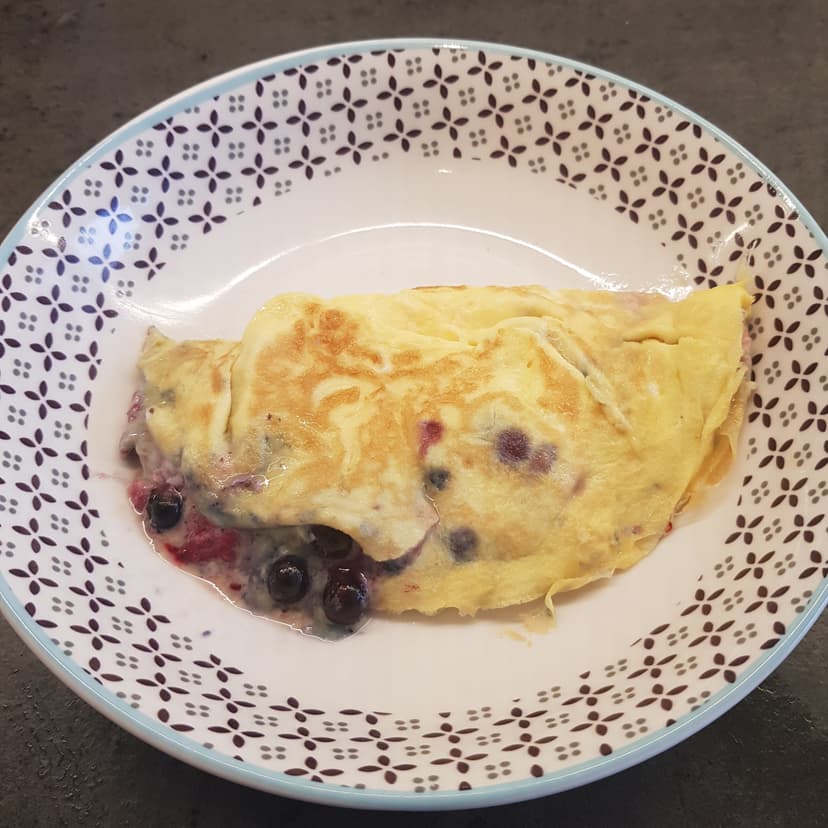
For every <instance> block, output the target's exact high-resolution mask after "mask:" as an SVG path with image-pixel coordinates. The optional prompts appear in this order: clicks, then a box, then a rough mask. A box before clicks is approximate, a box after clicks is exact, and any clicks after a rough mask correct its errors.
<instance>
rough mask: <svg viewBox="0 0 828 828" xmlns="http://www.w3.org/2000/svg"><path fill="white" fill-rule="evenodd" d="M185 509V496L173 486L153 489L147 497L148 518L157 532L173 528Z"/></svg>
mask: <svg viewBox="0 0 828 828" xmlns="http://www.w3.org/2000/svg"><path fill="white" fill-rule="evenodd" d="M183 511H184V498H183V497H182V496H181V492H179V491H178V490H177V489H174V488H173V487H172V486H164V487H163V488H160V489H153V490H152V491H151V492H150V496H149V497H148V498H147V518H148V519H149V524H150V526H152V528H153V529H154V530H155V531H156V532H166V531H167V530H168V529H172V528H173V526H175V525H176V524H177V523H178V521H179V520H181V513H182V512H183Z"/></svg>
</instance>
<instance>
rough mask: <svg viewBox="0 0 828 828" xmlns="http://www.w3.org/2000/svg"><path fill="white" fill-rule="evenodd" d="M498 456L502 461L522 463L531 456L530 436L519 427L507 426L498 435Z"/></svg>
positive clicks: (511, 463)
mask: <svg viewBox="0 0 828 828" xmlns="http://www.w3.org/2000/svg"><path fill="white" fill-rule="evenodd" d="M497 456H498V459H499V460H500V462H501V463H508V464H510V465H513V464H515V463H522V462H523V461H524V460H525V459H526V458H527V457H528V456H529V438H528V437H527V436H526V433H525V432H523V431H521V430H520V429H519V428H506V429H504V430H503V431H501V432H500V434H498V435H497Z"/></svg>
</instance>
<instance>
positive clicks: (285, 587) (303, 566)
mask: <svg viewBox="0 0 828 828" xmlns="http://www.w3.org/2000/svg"><path fill="white" fill-rule="evenodd" d="M309 586H310V576H309V575H308V565H307V563H305V559H304V558H301V557H299V555H283V556H282V557H281V558H278V559H277V560H275V561H274V562H273V564H272V565H271V567H270V571H269V572H268V573H267V591H268V592H269V593H270V597H271V598H272V599H273V600H274V601H275V602H276V603H277V604H295V603H296V602H297V601H300V600H301V599H302V598H304V597H305V595H306V594H307V592H308V587H309Z"/></svg>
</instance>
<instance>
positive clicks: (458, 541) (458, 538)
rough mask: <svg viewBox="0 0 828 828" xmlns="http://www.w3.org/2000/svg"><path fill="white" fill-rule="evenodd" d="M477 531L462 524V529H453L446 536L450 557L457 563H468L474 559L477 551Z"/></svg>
mask: <svg viewBox="0 0 828 828" xmlns="http://www.w3.org/2000/svg"><path fill="white" fill-rule="evenodd" d="M477 544H478V540H477V532H475V531H474V529H469V527H468V526H464V527H463V528H462V529H454V530H453V531H452V532H450V533H449V536H448V547H449V551H450V552H451V554H452V557H453V558H454V560H455V561H456V562H457V563H468V561H471V560H474V558H475V553H476V552H477Z"/></svg>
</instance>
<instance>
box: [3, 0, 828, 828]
mask: <svg viewBox="0 0 828 828" xmlns="http://www.w3.org/2000/svg"><path fill="white" fill-rule="evenodd" d="M411 35H443V36H450V35H454V36H457V37H463V38H474V39H481V40H493V41H500V42H505V43H511V44H515V45H521V46H527V47H534V48H537V49H541V50H544V51H547V52H552V53H556V54H560V55H565V56H568V57H572V58H576V59H579V60H582V61H586V62H587V63H592V64H595V65H598V66H601V67H603V68H606V69H609V70H611V71H613V72H616V73H618V74H621V75H623V76H626V77H629V78H631V79H633V80H635V81H638V82H640V83H643V84H645V85H647V86H650V87H652V88H654V89H656V90H658V91H660V92H663V93H665V94H667V95H669V96H670V97H672V98H674V99H676V100H678V101H680V102H681V103H683V104H685V105H687V106H689V107H690V108H691V109H693V110H695V111H696V112H698V113H699V114H701V115H702V116H704V117H706V118H707V119H709V120H710V121H712V122H713V123H715V124H717V125H718V126H720V127H721V128H723V129H724V130H725V131H726V132H728V133H730V135H732V136H733V137H734V138H735V139H736V140H738V141H740V142H741V143H743V144H744V145H745V146H747V147H748V148H749V149H750V150H751V151H752V152H753V153H754V154H755V155H757V156H758V157H759V158H761V159H762V160H763V161H764V162H765V163H766V164H767V165H768V166H769V167H770V168H771V169H772V170H774V172H776V173H777V174H778V175H779V176H780V178H781V179H782V180H783V181H784V182H785V183H786V184H787V185H788V186H789V187H790V188H791V190H792V191H793V192H794V193H796V194H797V196H798V197H799V198H800V199H801V201H802V202H803V203H804V205H805V206H806V207H807V208H808V209H809V210H810V211H811V213H812V214H813V215H814V217H815V218H816V220H817V222H818V223H820V224H821V226H823V227H825V226H826V223H828V204H827V203H826V189H825V184H826V180H828V176H827V175H826V172H828V169H826V164H828V155H827V154H826V151H825V148H826V146H828V112H827V111H826V107H825V90H826V83H827V82H828V49H826V43H827V42H828V4H826V3H825V2H824V0H794V2H787V3H783V2H778V0H753V2H728V0H716V1H715V2H714V1H713V0H695V2H692V3H690V2H683V1H682V0H663V2H659V3H648V2H645V1H644V0H624V2H618V3H613V2H608V0H604V1H603V2H596V0H548V1H547V2H543V0H517V2H514V3H510V4H508V5H505V4H502V3H491V2H487V0H477V2H468V0H443V1H442V2H432V1H431V0H427V1H424V2H416V0H373V2H371V0H343V2H339V3H332V2H328V1H327V0H283V2H273V1H272V0H271V2H267V0H236V1H235V2H227V0H222V2H219V0H199V2H195V0H178V2H172V3H169V2H162V0H143V2H140V3H128V2H116V0H97V1H94V0H50V1H49V2H41V1H40V0H30V2H27V3H23V2H16V1H15V0H9V2H5V3H0V193H2V198H0V238H2V236H3V235H5V233H6V232H7V231H8V230H9V229H10V228H11V225H12V224H13V223H14V221H15V220H16V219H17V217H18V216H19V215H20V214H21V213H22V212H23V211H24V210H25V209H26V208H27V207H28V206H29V204H30V203H31V202H32V201H33V200H34V198H35V197H36V196H37V195H38V193H40V192H41V191H42V190H43V189H44V188H45V187H46V186H47V185H48V184H49V183H50V182H51V181H52V180H53V179H54V178H55V177H56V176H57V175H58V174H59V173H61V172H62V171H63V170H64V169H65V168H66V167H67V166H68V165H69V164H71V163H72V162H73V161H74V160H75V159H76V158H77V157H78V156H80V155H81V154H82V153H83V152H84V151H85V150H86V149H88V148H89V147H90V146H91V145H92V144H93V143H95V142H96V141H98V140H99V139H101V138H102V137H104V136H105V135H106V134H107V133H109V132H110V131H111V130H113V129H115V128H116V127H117V126H119V125H120V124H121V123H123V122H124V121H125V120H126V119H128V118H131V117H133V116H134V115H137V114H138V113H140V112H141V111H143V110H144V109H146V108H147V107H149V106H151V105H152V104H155V103H157V102H158V101H160V100H162V99H164V98H165V97H167V96H169V95H171V94H173V93H175V92H177V91H180V90H181V89H183V88H185V87H187V86H189V85H191V84H193V83H196V82H198V81H201V80H204V79H206V78H208V77H210V76H212V75H214V74H217V73H219V72H223V71H225V70H228V69H232V68H234V67H236V66H238V65H241V64H244V63H248V62H251V61H254V60H258V59H261V58H265V57H269V56H272V55H276V54H279V53H282V52H286V51H292V50H295V49H299V48H302V47H307V46H314V45H320V44H323V43H330V42H336V41H344V40H352V39H363V38H372V37H389V36H411ZM826 642H828V621H827V620H826V619H825V618H823V619H821V620H820V621H818V622H817V624H816V626H815V627H814V628H813V629H812V631H811V632H810V633H809V634H808V636H807V637H806V638H805V640H804V641H803V642H802V643H801V644H800V645H799V647H798V648H797V649H796V651H795V652H794V653H793V654H792V655H791V656H790V658H788V659H787V660H786V661H785V662H784V664H783V665H782V666H781V667H780V668H779V669H778V670H777V671H776V672H775V673H774V675H773V676H771V677H770V678H769V679H768V680H767V681H766V682H765V683H764V684H763V685H762V686H761V687H760V688H759V689H758V690H756V691H755V692H754V693H752V694H751V695H750V696H749V697H748V698H747V699H746V700H745V701H743V702H742V703H741V704H739V705H737V707H736V708H735V709H733V710H732V711H730V712H729V713H727V714H726V715H724V716H723V717H722V718H721V719H719V720H718V721H716V722H715V723H714V724H713V725H711V726H709V727H708V728H706V729H705V730H704V731H702V732H701V733H699V734H697V735H696V736H694V737H692V738H690V739H688V740H687V741H685V742H684V743H682V744H681V745H679V746H678V747H677V748H675V749H673V750H671V751H669V752H668V753H666V754H662V755H661V756H658V757H656V758H654V759H651V760H650V761H648V762H646V763H644V764H642V765H639V766H637V767H635V768H632V769H630V770H627V771H625V772H623V773H621V774H618V775H616V776H614V777H611V778H609V779H606V780H604V781H602V782H598V783H595V784H593V785H591V786H588V787H586V788H582V789H579V790H575V791H570V792H568V793H564V794H560V795H558V796H555V797H548V798H546V799H542V800H538V801H535V802H529V803H525V804H521V805H513V806H508V807H501V808H497V809H492V810H488V811H483V810H481V811H464V812H460V813H454V814H438V815H421V814H402V815H399V816H396V817H394V819H395V821H396V824H398V825H400V826H408V825H417V824H425V823H426V821H428V822H429V823H430V824H431V825H432V826H435V828H436V826H441V825H454V826H475V828H482V826H488V825H501V824H503V825H505V824H510V825H529V826H531V825H565V826H580V825H680V826H696V825H699V826H701V825H705V826H707V825H728V826H731V825H750V826H752V825H757V826H758V825H762V826H774V825H780V826H789V825H790V826H793V825H796V826H809V825H814V826H816V825H826V824H828V798H826V795H825V782H826V779H828V678H826V676H827V675H828V647H827V646H826ZM0 676H2V679H0V732H2V734H3V735H2V739H0V826H10V827H11V826H15V827H16V826H54V825H73V826H74V825H82V826H87V825H89V826H92V825H105V826H110V825H124V826H126V825H142V826H143V825H148V826H154V825H163V826H179V825H182V826H183V825H186V826H197V828H208V826H219V825H258V824H263V825H264V824H268V825H270V824H273V825H282V826H287V825H303V824H311V823H312V822H314V823H315V822H316V821H317V820H320V821H321V820H323V819H330V818H335V819H337V823H338V824H340V825H348V824H357V821H358V822H359V824H361V825H365V826H369V825H382V824H385V823H386V821H387V820H388V815H384V814H379V813H363V812H344V811H343V812H334V811H333V810H331V809H328V808H322V807H317V806H312V805H306V804H303V803H298V802H293V801H289V800H285V799H280V798H277V797H270V796H268V795H266V794H262V793H258V792H255V791H252V790H247V789H245V788H242V787H238V786H235V785H233V784H231V783H229V782H224V781H222V780H218V779H214V778H212V777H210V776H208V775H207V774H205V773H202V772H200V771H197V770H194V769H193V768H190V767H188V766H187V765H184V764H182V763H180V762H177V761H176V760H173V759H171V758H169V757H167V756H165V755H163V754H161V753H159V752H158V751H156V750H154V749H153V748H150V747H148V746H147V745H145V744H143V743H142V742H141V741H139V740H138V739H136V738H134V737H132V736H130V735H128V734H127V733H125V732H124V731H122V730H120V729H119V728H118V727H116V726H115V725H113V724H111V723H110V722H109V721H107V720H106V719H104V718H103V717H102V716H101V715H99V714H98V713H96V712H95V711H93V710H92V709H91V708H90V707H87V706H86V705H85V704H84V703H83V702H81V701H80V700H79V699H77V698H76V697H75V696H74V695H73V694H72V693H71V692H70V691H69V690H67V689H66V688H65V687H64V686H63V685H61V684H60V683H59V682H58V680H57V679H56V678H54V677H53V676H52V675H51V674H50V673H49V672H48V671H47V670H46V668H45V667H43V666H42V665H41V664H40V663H39V662H38V661H37V660H36V659H35V657H34V656H33V655H32V654H31V653H30V652H29V651H28V650H27V648H26V646H25V645H24V644H23V643H22V642H20V641H19V640H18V639H17V638H16V637H15V635H14V634H13V633H12V631H11V629H10V628H9V627H8V625H7V624H6V623H5V622H4V621H0Z"/></svg>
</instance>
